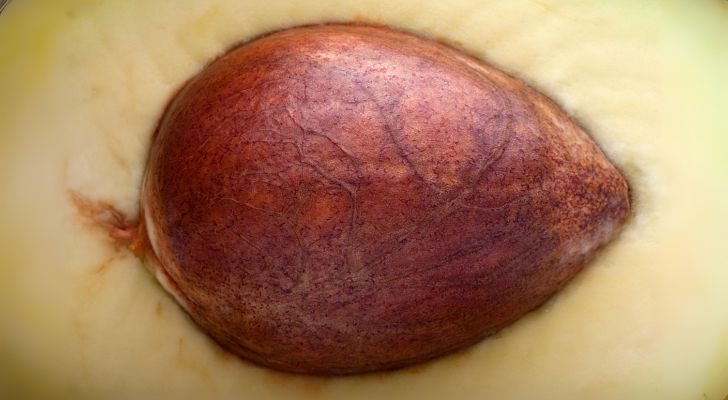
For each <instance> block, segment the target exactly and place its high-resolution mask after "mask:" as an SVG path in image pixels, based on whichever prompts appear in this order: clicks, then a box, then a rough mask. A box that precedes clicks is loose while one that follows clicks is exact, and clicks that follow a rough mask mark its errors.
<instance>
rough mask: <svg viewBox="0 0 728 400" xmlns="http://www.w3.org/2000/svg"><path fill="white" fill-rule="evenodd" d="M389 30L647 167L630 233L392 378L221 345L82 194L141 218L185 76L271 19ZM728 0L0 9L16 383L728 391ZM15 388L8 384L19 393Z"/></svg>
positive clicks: (81, 387)
mask: <svg viewBox="0 0 728 400" xmlns="http://www.w3.org/2000/svg"><path fill="white" fill-rule="evenodd" d="M349 21H358V22H366V23H371V24H384V25H388V26H391V27H394V28H397V29H400V30H403V31H407V32H412V33H416V34H419V35H423V36H428V37H432V38H435V39H438V40H441V41H443V42H445V43H448V44H451V45H454V46H457V47H460V48H462V49H464V50H466V51H468V52H469V53H471V54H473V55H475V56H477V57H481V58H483V59H485V60H487V61H488V62H490V63H492V64H494V65H496V66H498V67H500V68H501V69H503V70H505V71H507V72H509V73H510V74H512V75H514V76H517V77H520V78H521V79H523V80H525V81H526V82H528V83H529V84H530V85H532V86H533V87H535V88H537V89H538V90H540V91H541V92H543V93H545V94H547V95H548V96H550V97H551V98H552V99H554V100H555V101H556V102H558V103H559V104H560V105H561V106H562V107H563V108H564V109H565V110H566V111H567V112H568V113H569V114H570V115H571V116H572V117H573V118H574V119H576V120H577V121H579V123H580V124H581V125H582V126H583V127H584V128H585V129H586V130H587V131H588V132H589V133H590V134H591V135H592V137H593V138H594V139H595V140H596V141H597V142H598V143H599V144H600V146H601V147H602V149H603V150H604V151H605V153H606V154H607V155H608V156H609V157H610V159H611V160H612V161H613V162H614V163H615V165H617V166H618V167H620V168H621V170H622V171H623V172H624V174H625V175H626V176H627V178H628V179H629V181H630V184H631V190H632V196H633V199H632V200H633V215H632V217H631V220H630V222H629V223H628V225H627V226H626V228H625V230H624V232H623V234H622V235H621V236H620V238H619V239H618V240H617V241H615V242H614V243H613V244H612V245H610V246H609V247H608V248H607V249H605V251H603V252H602V254H601V255H600V256H599V257H598V258H597V259H596V260H595V261H594V262H593V263H591V264H590V265H589V267H588V268H587V269H586V270H585V271H584V272H583V273H582V274H581V275H580V276H579V277H578V278H577V279H576V280H575V281H574V282H573V284H571V285H570V286H569V287H568V288H567V289H565V290H564V291H562V292H561V293H560V294H559V295H557V296H556V298H554V299H553V300H552V301H550V302H549V303H548V304H547V305H546V306H544V307H542V308H540V309H539V310H537V311H536V312H533V313H531V314H529V315H528V316H527V317H525V318H524V319H522V320H520V321H519V322H517V323H516V324H514V325H512V326H511V327H509V328H507V329H505V330H504V331H502V332H500V333H499V334H497V335H496V336H494V337H492V338H489V339H487V340H484V341H483V342H481V343H480V344H478V345H476V346H474V347H471V348H469V349H467V350H464V351H462V352H459V353H456V354H454V355H451V356H447V357H444V358H440V359H437V360H435V361H432V362H429V363H426V364H421V365H419V366H416V367H413V368H409V369H402V370H397V371H393V372H386V373H378V374H369V375H359V376H350V377H342V378H320V377H306V376H296V375H289V374H285V373H280V372H274V371H271V370H268V369H265V368H262V367H259V366H255V365H253V364H251V363H248V362H245V361H242V360H239V359H237V358H235V357H234V356H231V355H229V354H227V353H226V352H224V351H222V350H221V349H220V348H219V347H218V346H217V345H216V344H215V343H214V342H213V341H211V340H210V339H209V338H208V337H207V336H206V335H205V334H204V333H203V332H201V331H199V330H198V329H197V328H196V327H195V325H194V324H193V323H192V322H191V321H190V320H189V318H188V317H187V316H186V314H185V313H184V311H182V310H181V309H180V307H178V306H177V304H176V303H175V302H174V300H173V299H172V298H171V297H170V296H169V295H167V294H166V293H165V292H164V291H163V290H162V289H161V288H160V287H159V285H158V284H157V283H156V282H155V280H154V278H153V277H152V276H151V275H150V274H149V273H148V272H147V271H146V269H145V268H144V266H143V265H142V264H141V262H140V261H138V260H137V259H136V258H135V257H134V256H133V255H131V254H130V253H128V252H126V251H124V250H119V249H115V248H114V247H113V246H112V245H111V244H110V243H109V242H108V241H107V240H106V239H105V237H104V236H103V235H99V232H98V231H96V230H94V229H91V228H90V227H89V226H88V225H87V224H85V223H84V220H83V219H82V218H79V215H78V213H77V211H76V209H75V208H74V207H73V204H72V202H71V201H70V199H69V195H68V193H69V191H73V192H78V193H82V194H83V195H84V196H86V197H88V198H92V199H96V200H98V201H103V202H108V203H109V204H112V205H113V206H114V207H115V208H117V209H118V210H120V211H122V212H124V213H125V214H127V215H129V216H135V215H136V213H137V211H138V208H137V207H138V204H139V187H140V184H141V178H142V175H143V172H144V164H145V159H146V155H147V151H148V149H149V144H150V139H151V134H152V132H153V130H154V128H155V125H156V123H157V120H158V119H159V117H160V115H161V114H162V113H163V111H164V109H165V106H166V105H167V101H168V100H169V98H170V97H171V96H172V95H174V93H175V91H176V90H177V89H178V88H179V87H180V86H181V85H182V84H183V83H184V82H185V81H186V80H188V79H189V78H190V77H191V76H193V75H194V74H195V73H196V72H197V71H199V70H200V69H201V68H203V67H204V66H205V65H206V64H207V63H209V62H210V61H211V60H213V59H214V58H215V57H216V56H218V55H220V54H222V53H223V52H224V51H225V50H227V49H229V48H230V47H232V46H234V45H235V44H236V43H239V42H243V41H246V40H249V39H251V38H254V37H257V36H259V35H261V34H263V33H266V32H270V31H273V30H278V29H282V28H286V27H291V26H298V25H306V24H315V23H322V22H349ZM726 37H728V5H726V2H725V1H720V0H715V1H704V2H699V3H698V2H680V1H639V2H634V1H614V2H609V3H603V2H574V1H566V0H563V1H547V0H540V1H535V0H533V1H525V0H524V1H509V2H501V1H466V0H459V1H450V2H447V3H444V2H435V1H425V2H422V1H399V2H396V3H395V2H386V1H362V2H347V1H319V2H315V3H311V2H304V1H290V0H288V1H283V0H282V1H268V2H262V1H257V0H256V1H248V2H239V1H235V0H219V1H186V0H185V1H178V2H174V3H171V2H164V1H127V2H114V1H101V2H91V1H80V0H78V1H74V0H67V1H46V2H40V1H15V2H12V3H11V4H10V5H9V6H8V7H7V8H6V9H5V11H4V12H3V14H2V15H0V38H2V39H0V188H1V190H0V321H2V324H0V397H4V398H39V399H42V398H53V399H57V398H74V399H97V398H107V399H114V398H119V399H124V398H139V399H144V398H150V399H153V398H167V397H170V398H179V399H185V398H190V399H195V398H220V399H226V398H254V399H322V398H323V399H327V398H331V399H338V398H348V399H368V398H393V399H400V398H407V397H413V398H423V399H426V398H433V399H439V398H444V397H458V398H465V399H471V398H498V399H532V398H546V399H615V398H619V399H681V400H682V399H711V400H712V399H717V400H722V399H723V398H724V397H725V396H726V395H727V394H728V312H726V310H728V291H726V290H725V288H726V287H728V261H726V260H727V259H728V251H727V250H726V246H725V243H726V239H728V228H727V227H728V211H727V210H726V204H728V179H727V177H728V161H726V160H727V157H726V154H728V139H726V132H728V122H727V121H728V119H726V118H725V115H724V114H725V111H724V110H725V107H726V106H728V95H726V93H728V77H726V73H725V71H728V42H726V40H725V38H726ZM3 395H4V396H3Z"/></svg>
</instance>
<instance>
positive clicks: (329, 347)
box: [142, 24, 630, 374]
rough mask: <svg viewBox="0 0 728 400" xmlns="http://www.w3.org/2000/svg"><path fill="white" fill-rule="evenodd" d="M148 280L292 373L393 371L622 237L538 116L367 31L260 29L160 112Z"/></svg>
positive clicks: (607, 185) (620, 212) (419, 51)
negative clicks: (155, 277) (263, 33)
mask: <svg viewBox="0 0 728 400" xmlns="http://www.w3.org/2000/svg"><path fill="white" fill-rule="evenodd" d="M142 209H143V215H144V226H145V229H146V234H147V236H148V239H149V243H150V244H151V248H150V249H149V251H148V252H149V256H150V259H152V260H153V268H154V269H155V271H156V273H157V275H158V277H159V279H160V280H161V281H162V282H163V284H164V285H165V287H166V288H167V289H168V290H169V291H170V292H171V293H172V294H173V295H174V296H175V298H176V299H177V300H178V301H179V302H180V304H181V305H182V306H183V307H184V308H185V309H186V311H187V312H188V313H189V315H190V316H191V317H192V319H193V320H194V321H195V322H196V323H197V324H198V325H199V326H200V327H201V328H202V329H203V330H204V331H205V332H207V333H208V334H209V335H210V336H212V337H213V338H214V339H215V340H216V341H217V342H218V343H220V344H221V345H222V346H224V347H225V348H227V349H228V350H230V351H232V352H233V353H235V354H237V355H239V356H241V357H244V358H246V359H249V360H252V361H255V362H257V363H260V364H263V365H266V366H269V367H272V368H276V369H280V370H285V371H291V372H301V373H314V374H345V373H357V372H367V371H375V370H382V369H389V368H396V367H402V366H406V365H410V364H413V363H417V362H420V361H423V360H427V359H430V358H433V357H436V356H439V355H442V354H445V353H448V352H451V351H454V350H457V349H460V348H463V347H465V346H468V345H471V344H473V343H475V342H477V341H479V340H481V339H482V338H484V337H485V336H488V335H490V334H493V333H494V332H496V331H498V330H499V329H501V328H503V327H505V326H507V325H509V324H511V323H513V322H514V321H516V320H517V319H519V318H520V317H522V316H523V315H524V314H525V313H527V312H528V311H530V310H533V309H534V308H536V307H538V306H539V305H541V304H542V303H544V302H545V301H546V300H547V299H549V298H550V297H551V296H552V295H554V294H555V293H556V292H558V291H559V289H561V288H562V287H563V286H564V285H565V284H566V283H567V282H568V281H569V280H570V279H571V278H573V277H574V275H575V274H577V272H578V271H580V270H581V269H582V267H584V265H585V263H587V262H588V260H589V259H590V258H592V257H593V256H594V255H595V252H596V251H597V250H598V249H599V248H600V247H601V246H603V245H604V244H606V243H607V242H609V241H610V240H611V239H612V238H614V237H615V235H616V234H617V233H618V231H619V229H620V227H621V225H622V224H623V223H624V221H625V219H626V218H627V216H628V214H629V210H630V203H629V188H628V184H627V182H626V180H625V179H624V177H623V176H622V175H621V174H620V172H619V171H618V170H617V168H615V166H614V165H612V164H611V163H610V161H609V160H608V159H607V158H606V156H605V155H604V154H603V153H602V151H601V150H600V149H599V148H598V147H597V145H596V144H595V143H594V142H593V141H592V140H591V139H590V138H589V136H588V135H587V134H586V133H585V132H584V131H583V130H582V129H581V128H580V127H579V126H578V125H577V124H576V123H575V122H574V121H573V120H572V119H570V118H569V116H568V115H566V114H565V113H564V112H563V111H562V110H560V109H559V107H558V106H557V105H555V104H554V103H553V102H552V101H551V100H549V99H548V98H546V97H545V96H544V95H542V94H540V93H538V92H537V91H536V90H534V89H532V88H531V87H529V86H527V85H526V84H524V83H523V82H522V81H520V80H519V79H516V78H514V77H511V76H509V75H507V74H505V73H504V72H502V71H500V70H498V69H496V68H494V67H493V66H490V65H488V64H487V63H485V62H483V61H481V60H478V59H476V58H473V57H471V56H469V55H467V54H465V53H464V52H462V51H460V50H457V49H454V48H451V47H448V46H446V45H443V44H441V43H438V42H436V41H433V40H429V39H425V38H420V37H417V36H413V35H410V34H406V33H402V32H397V31H394V30H391V29H389V28H385V27H372V26H361V25H336V24H331V25H320V26H309V27H298V28H292V29H287V30H283V31H280V32H276V33H272V34H269V35H267V36H264V37H261V38H258V39H256V40H253V41H251V42H248V43H246V44H243V45H241V46H239V47H236V48H234V49H233V50H231V51H229V52H228V53H227V54H225V55H223V56H222V57H220V58H219V59H217V60H215V61H214V62H212V63H211V64H210V65H208V66H207V67H206V68H205V69H204V70H203V71H201V72H200V73H199V74H198V75H197V76H195V77H194V78H193V79H192V80H191V81H189V82H188V83H187V85H186V86H185V87H184V88H183V89H182V90H181V91H180V92H179V93H178V94H177V95H176V97H175V98H174V99H173V101H172V102H171V103H170V105H169V107H168V109H167V110H166V112H165V114H164V116H163V117H162V119H161V121H160V124H159V127H158V131H157V133H156V136H155V138H154V140H153V143H152V148H151V153H150V158H149V163H148V166H147V170H146V176H145V181H144V185H143V190H142Z"/></svg>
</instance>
